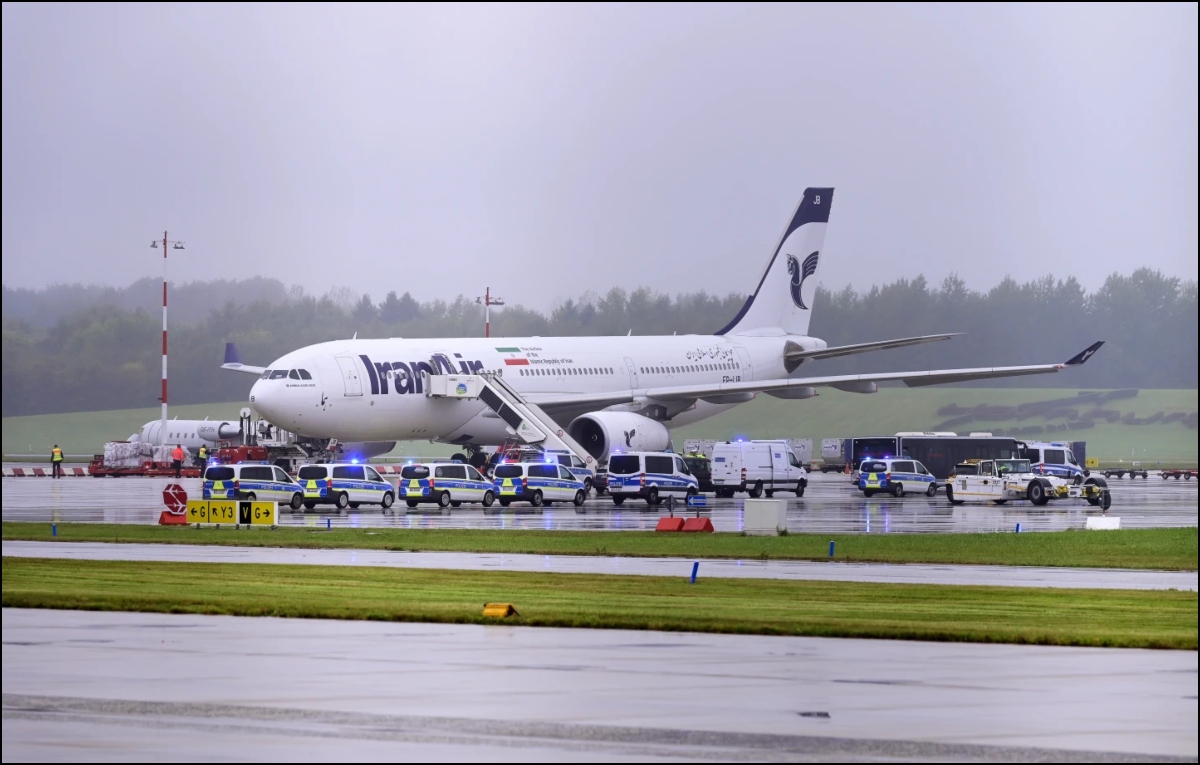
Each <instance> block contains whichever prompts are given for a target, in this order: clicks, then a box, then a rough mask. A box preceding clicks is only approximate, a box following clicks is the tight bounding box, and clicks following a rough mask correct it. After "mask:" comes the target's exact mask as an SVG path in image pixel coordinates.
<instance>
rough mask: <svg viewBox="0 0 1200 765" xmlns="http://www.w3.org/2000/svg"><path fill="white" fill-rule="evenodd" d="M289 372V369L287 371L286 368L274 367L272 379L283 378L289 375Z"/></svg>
mask: <svg viewBox="0 0 1200 765" xmlns="http://www.w3.org/2000/svg"><path fill="white" fill-rule="evenodd" d="M287 373H288V371H287V370H286V369H274V370H271V379H272V380H279V379H281V378H284V377H287Z"/></svg>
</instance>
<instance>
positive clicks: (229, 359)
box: [225, 343, 242, 364]
mask: <svg viewBox="0 0 1200 765" xmlns="http://www.w3.org/2000/svg"><path fill="white" fill-rule="evenodd" d="M225 363H226V364H241V363H242V354H240V353H238V349H237V346H236V345H234V344H233V343H225Z"/></svg>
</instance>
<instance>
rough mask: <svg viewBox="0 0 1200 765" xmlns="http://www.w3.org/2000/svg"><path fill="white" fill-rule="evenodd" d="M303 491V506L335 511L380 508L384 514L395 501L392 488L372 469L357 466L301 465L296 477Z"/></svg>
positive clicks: (337, 463) (366, 466) (367, 466)
mask: <svg viewBox="0 0 1200 765" xmlns="http://www.w3.org/2000/svg"><path fill="white" fill-rule="evenodd" d="M297 478H299V483H300V485H301V486H302V487H303V489H304V506H305V507H306V508H308V509H309V510H312V509H313V508H314V507H316V506H317V505H333V506H334V507H336V508H337V509H338V510H345V509H346V508H347V507H358V506H360V505H379V506H381V507H382V508H383V509H384V510H387V509H388V508H390V507H391V506H392V503H393V502H394V501H395V500H396V492H395V490H394V489H393V488H392V485H391V484H390V483H388V482H387V481H386V480H384V479H383V478H382V477H380V475H379V473H378V472H377V471H376V470H375V468H373V467H371V466H370V465H359V464H357V463H353V462H351V463H339V462H333V463H325V464H317V465H304V466H303V467H301V468H300V470H299V472H298V473H297Z"/></svg>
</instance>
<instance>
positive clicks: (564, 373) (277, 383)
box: [250, 335, 825, 444]
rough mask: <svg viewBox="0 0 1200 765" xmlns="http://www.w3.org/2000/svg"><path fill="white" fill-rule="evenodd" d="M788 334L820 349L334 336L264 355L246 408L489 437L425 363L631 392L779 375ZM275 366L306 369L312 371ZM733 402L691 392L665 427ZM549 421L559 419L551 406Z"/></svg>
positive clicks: (556, 387)
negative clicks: (444, 394) (436, 391)
mask: <svg viewBox="0 0 1200 765" xmlns="http://www.w3.org/2000/svg"><path fill="white" fill-rule="evenodd" d="M789 341H790V342H791V343H792V344H793V347H794V346H795V345H798V346H800V347H802V348H804V349H813V348H823V347H825V343H824V341H822V340H818V339H816V338H809V337H802V336H796V335H791V336H786V335H775V336H770V337H756V336H744V335H743V336H714V335H679V336H669V337H666V336H656V337H525V338H505V339H500V338H458V339H413V340H407V339H399V338H393V339H387V340H382V339H381V340H338V341H332V342H328V343H321V344H318V345H312V346H308V347H306V348H302V349H300V350H297V351H294V352H292V353H289V354H287V355H285V356H283V357H282V358H280V359H278V360H277V361H275V363H273V364H272V365H270V367H269V370H270V371H269V372H268V373H267V374H265V375H264V379H259V380H258V381H257V382H256V383H255V384H254V387H253V388H252V389H251V391H250V404H251V406H253V407H254V408H255V409H256V410H257V411H258V412H259V413H260V414H261V415H262V416H263V417H264V418H266V419H267V420H269V421H270V422H272V423H275V424H276V425H279V426H281V427H284V428H287V429H289V430H293V431H296V432H301V433H306V434H310V435H313V436H319V437H328V438H337V439H339V440H343V441H348V440H354V441H360V440H365V441H370V440H385V439H386V440H393V439H395V440H406V439H420V440H425V439H429V440H436V441H444V442H458V443H475V444H498V443H502V442H503V441H504V440H506V439H507V438H508V437H509V434H508V432H507V431H506V429H505V424H504V422H503V421H502V420H501V419H499V418H498V417H497V416H496V415H495V414H494V413H493V412H492V411H491V410H489V409H488V408H487V407H486V406H484V404H483V403H482V402H480V401H478V400H447V399H441V398H431V397H429V396H427V395H425V391H424V390H423V388H422V383H421V377H420V372H421V371H422V370H426V369H429V367H430V365H431V363H436V364H438V367H439V368H438V370H437V372H440V373H445V374H471V373H478V372H494V371H497V370H502V372H503V376H504V380H505V381H506V382H507V383H508V384H509V385H511V386H512V387H513V388H515V389H516V390H517V391H518V392H519V393H521V394H522V395H523V396H527V397H534V398H537V397H540V396H549V397H553V396H555V395H567V394H594V393H611V392H618V391H621V392H628V393H630V394H631V395H634V396H638V395H641V394H642V393H644V391H645V390H646V389H648V388H662V387H667V386H679V385H691V384H714V383H729V382H742V381H751V380H755V379H778V378H783V377H788V376H790V375H789V373H788V372H787V371H786V370H785V368H784V348H785V344H787V343H789ZM431 359H434V361H432V362H431ZM368 362H369V364H370V366H371V368H370V369H368V368H367V364H368ZM276 370H285V371H290V370H305V371H306V372H307V373H308V375H309V377H310V378H311V379H303V376H301V375H292V376H290V377H289V376H280V375H279V373H278V372H277V371H276ZM794 371H797V370H794ZM271 372H275V374H271ZM272 378H274V379H272ZM648 403H653V401H650V402H648ZM735 405H736V404H733V403H709V402H706V401H704V400H697V401H696V402H695V404H694V405H690V406H688V407H687V408H686V409H684V410H683V411H680V412H672V413H671V415H670V419H669V420H667V421H666V422H665V423H664V424H665V425H667V426H668V427H675V426H679V425H686V424H690V423H693V422H697V421H699V420H703V419H705V418H708V417H712V416H713V415H716V414H719V413H721V412H724V411H727V410H728V409H730V408H732V407H733V406H735ZM597 408H603V407H595V406H584V407H582V408H581V409H580V410H579V411H578V412H577V413H576V414H582V413H583V412H585V411H594V410H595V409H597ZM576 414H572V415H571V417H574V416H576ZM556 419H559V420H560V423H561V424H562V425H563V426H564V427H565V426H566V424H567V423H566V422H561V420H562V419H563V417H562V415H561V414H559V415H556ZM566 419H567V420H568V421H569V419H570V418H569V417H568V418H566Z"/></svg>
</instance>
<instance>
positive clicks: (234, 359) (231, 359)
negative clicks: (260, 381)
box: [221, 343, 267, 375]
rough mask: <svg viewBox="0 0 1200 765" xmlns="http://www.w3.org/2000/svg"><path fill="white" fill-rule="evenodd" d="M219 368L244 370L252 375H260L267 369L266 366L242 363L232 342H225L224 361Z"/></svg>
mask: <svg viewBox="0 0 1200 765" xmlns="http://www.w3.org/2000/svg"><path fill="white" fill-rule="evenodd" d="M221 369H231V370H233V371H234V372H245V373H247V374H252V375H261V374H262V373H263V372H265V371H267V368H266V367H252V366H249V365H247V364H243V363H242V354H240V353H238V349H237V346H236V345H234V344H233V343H225V363H224V364H222V365H221Z"/></svg>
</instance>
